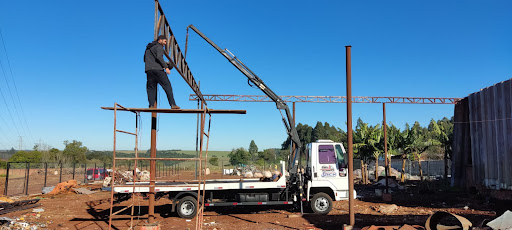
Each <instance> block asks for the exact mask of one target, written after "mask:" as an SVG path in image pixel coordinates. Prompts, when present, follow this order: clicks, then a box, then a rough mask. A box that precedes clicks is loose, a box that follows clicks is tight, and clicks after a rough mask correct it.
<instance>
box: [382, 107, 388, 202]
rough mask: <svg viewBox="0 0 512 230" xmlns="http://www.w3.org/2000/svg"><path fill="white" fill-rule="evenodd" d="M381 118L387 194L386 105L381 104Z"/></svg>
mask: <svg viewBox="0 0 512 230" xmlns="http://www.w3.org/2000/svg"><path fill="white" fill-rule="evenodd" d="M382 118H383V121H382V122H383V123H384V124H383V125H384V171H386V193H389V191H388V190H389V185H388V170H389V161H388V130H387V127H386V126H387V125H386V103H382Z"/></svg>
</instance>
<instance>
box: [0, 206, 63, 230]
mask: <svg viewBox="0 0 512 230" xmlns="http://www.w3.org/2000/svg"><path fill="white" fill-rule="evenodd" d="M43 212H44V209H42V208H37V209H34V210H32V213H28V214H24V215H21V216H20V217H17V218H9V217H0V229H2V230H4V229H6V230H7V229H30V230H37V229H47V228H48V225H50V224H52V223H53V222H52V221H51V220H50V221H48V220H46V221H45V220H43V218H41V214H42V213H43Z"/></svg>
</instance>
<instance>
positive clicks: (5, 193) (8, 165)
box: [4, 162, 11, 196]
mask: <svg viewBox="0 0 512 230" xmlns="http://www.w3.org/2000/svg"><path fill="white" fill-rule="evenodd" d="M10 168H11V163H10V162H7V172H6V175H5V191H4V196H7V188H8V187H9V169H10Z"/></svg>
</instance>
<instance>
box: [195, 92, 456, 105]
mask: <svg viewBox="0 0 512 230" xmlns="http://www.w3.org/2000/svg"><path fill="white" fill-rule="evenodd" d="M280 97H281V98H282V99H283V100H284V101H285V102H310V103H347V97H346V96H280ZM203 98H204V100H206V101H242V102H273V101H272V100H271V99H270V98H268V96H266V95H220V94H205V95H203ZM198 99H199V97H198V96H197V95H193V94H191V95H190V96H189V100H190V101H197V100H198ZM461 99H462V98H454V97H365V96H352V103H394V104H456V103H457V102H458V101H460V100H461Z"/></svg>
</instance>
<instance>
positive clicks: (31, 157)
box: [9, 151, 41, 163]
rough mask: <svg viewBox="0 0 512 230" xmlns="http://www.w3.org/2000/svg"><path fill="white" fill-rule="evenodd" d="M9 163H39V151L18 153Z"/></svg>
mask: <svg viewBox="0 0 512 230" xmlns="http://www.w3.org/2000/svg"><path fill="white" fill-rule="evenodd" d="M9 162H16V163H22V162H28V163H41V152H39V151H29V152H27V151H18V152H16V153H15V154H14V155H12V157H11V158H9Z"/></svg>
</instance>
